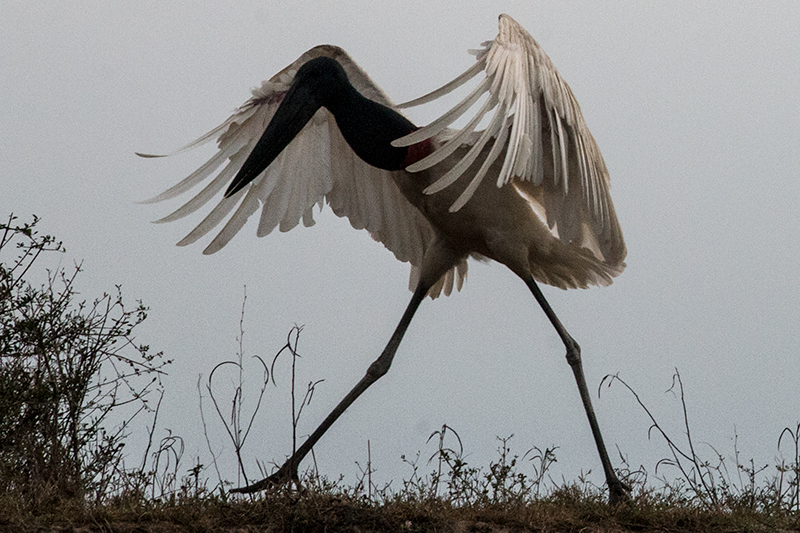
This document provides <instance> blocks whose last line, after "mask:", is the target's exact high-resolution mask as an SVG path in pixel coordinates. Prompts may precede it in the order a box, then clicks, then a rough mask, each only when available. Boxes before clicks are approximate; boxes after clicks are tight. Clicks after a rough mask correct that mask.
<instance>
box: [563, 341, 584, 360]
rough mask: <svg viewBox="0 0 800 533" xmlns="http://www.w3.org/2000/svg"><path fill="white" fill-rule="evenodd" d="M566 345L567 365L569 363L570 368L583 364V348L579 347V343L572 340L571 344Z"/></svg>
mask: <svg viewBox="0 0 800 533" xmlns="http://www.w3.org/2000/svg"><path fill="white" fill-rule="evenodd" d="M566 345H567V363H569V365H570V366H576V365H579V364H581V347H580V346H579V345H578V343H577V342H575V341H574V340H572V339H570V342H567V343H566Z"/></svg>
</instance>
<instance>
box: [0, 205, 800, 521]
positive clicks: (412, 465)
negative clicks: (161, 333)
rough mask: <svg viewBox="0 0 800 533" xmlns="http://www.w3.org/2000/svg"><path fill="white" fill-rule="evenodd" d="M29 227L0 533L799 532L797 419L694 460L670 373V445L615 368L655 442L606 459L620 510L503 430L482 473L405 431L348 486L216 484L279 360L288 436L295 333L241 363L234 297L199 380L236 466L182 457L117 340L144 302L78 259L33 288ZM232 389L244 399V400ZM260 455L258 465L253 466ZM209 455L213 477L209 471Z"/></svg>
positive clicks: (3, 246) (7, 365) (3, 395)
mask: <svg viewBox="0 0 800 533" xmlns="http://www.w3.org/2000/svg"><path fill="white" fill-rule="evenodd" d="M36 222H37V221H36V219H35V218H34V219H33V221H32V222H30V223H18V222H17V220H16V219H15V218H13V217H10V218H9V219H7V221H6V222H4V223H2V224H0V328H2V329H0V529H4V530H5V529H12V528H13V529H14V530H20V531H25V530H40V529H61V528H85V529H92V530H93V529H103V530H106V529H107V530H126V531H127V530H134V529H136V530H138V531H165V530H170V531H171V530H192V531H196V530H234V529H236V530H249V529H267V530H277V531H294V530H320V531H322V530H326V531H433V530H444V531H492V530H501V529H502V530H514V531H518V530H519V531H528V530H530V531H581V530H587V531H779V530H783V531H788V530H800V425H797V426H795V427H794V428H792V427H787V428H786V429H785V430H784V431H783V432H782V433H781V434H780V435H779V436H778V439H777V443H778V452H779V454H782V455H780V459H778V460H776V463H775V464H774V465H773V466H757V465H755V464H754V463H753V461H743V460H740V457H739V454H738V450H734V455H733V458H732V459H729V458H727V457H726V456H725V455H724V454H723V453H720V452H717V451H716V450H713V448H712V454H711V457H708V458H707V457H703V456H701V454H700V453H699V452H698V451H697V448H696V447H695V445H694V442H693V437H692V435H693V434H692V428H691V426H690V423H689V419H688V416H687V415H686V413H687V409H686V397H685V393H684V390H683V384H682V382H681V378H680V374H679V373H678V372H677V371H676V372H675V375H674V378H673V388H674V390H675V393H676V396H677V397H678V398H679V400H680V405H681V408H682V410H683V415H684V430H685V431H684V433H683V435H681V438H680V439H675V438H674V437H673V436H671V435H669V434H668V433H667V431H666V430H664V429H663V427H662V426H661V425H660V424H659V422H658V421H657V420H656V418H655V417H654V416H653V414H652V412H651V411H650V410H649V409H648V407H647V406H646V405H645V404H644V403H643V401H642V400H641V399H640V397H639V396H638V395H637V394H636V392H635V390H634V388H633V387H632V386H630V385H629V384H627V383H626V382H625V381H623V380H622V379H621V378H620V377H619V376H616V375H615V376H608V377H607V378H606V380H605V384H606V385H608V386H613V385H616V384H619V385H621V386H623V387H625V388H626V390H628V391H629V392H630V393H631V395H632V396H633V398H634V399H635V400H636V401H637V402H638V403H639V405H640V406H641V408H642V409H643V410H644V411H645V413H646V414H647V415H648V416H649V417H650V420H651V422H652V426H651V428H650V434H651V436H652V437H654V440H657V441H658V440H660V441H663V443H664V444H665V445H666V447H667V450H668V453H669V457H667V458H665V459H664V460H662V461H661V462H660V463H659V464H658V465H657V467H656V469H655V472H654V473H653V475H651V476H648V473H647V472H646V471H644V469H642V468H636V469H632V468H630V467H629V465H628V464H623V468H621V469H620V471H619V472H618V473H619V475H620V477H621V479H623V480H624V481H625V482H627V483H628V484H630V485H631V486H632V487H633V494H632V501H631V502H630V504H627V505H621V506H619V507H616V508H609V507H608V505H607V504H606V499H607V495H606V494H605V489H604V488H603V487H598V486H596V485H593V484H592V483H591V482H589V481H588V480H586V479H578V480H575V481H572V482H556V481H554V480H553V479H552V477H551V474H550V471H551V467H552V465H553V463H555V462H556V458H557V452H558V449H557V448H546V449H539V448H531V449H528V450H525V451H523V452H521V453H520V452H517V451H515V450H514V449H513V447H514V440H513V436H508V437H503V438H499V439H498V448H497V456H496V459H495V460H494V461H492V462H491V463H490V464H489V465H488V466H487V467H481V466H477V465H473V464H469V463H468V461H467V457H468V454H467V453H465V450H464V449H463V446H462V442H461V438H460V436H459V435H458V433H457V432H456V431H455V430H454V429H453V428H451V427H449V426H447V425H444V426H442V428H441V429H440V430H438V431H436V432H434V433H433V434H432V435H431V436H430V438H429V439H428V442H427V443H421V444H423V445H424V447H425V448H424V449H425V450H427V451H425V452H424V453H423V451H419V452H417V453H416V454H415V455H414V456H413V457H402V458H401V459H400V460H401V461H402V462H403V463H404V464H405V465H407V467H408V469H409V474H408V475H406V476H405V479H403V480H402V481H401V482H399V483H398V482H394V484H393V485H386V486H376V485H375V484H374V483H373V480H372V472H373V471H374V468H373V465H372V464H371V458H370V457H367V462H366V464H364V465H359V468H360V471H361V477H360V479H359V480H357V482H356V483H355V484H345V483H344V482H343V480H342V479H341V478H339V479H336V480H331V479H328V478H326V477H324V476H322V475H320V473H319V472H318V471H317V470H316V469H315V468H314V466H313V462H312V466H311V467H309V469H307V470H306V471H305V472H304V473H303V474H302V476H301V477H302V480H301V488H300V489H299V490H298V489H297V488H296V487H285V488H282V489H276V490H273V491H268V492H264V493H260V494H257V495H253V496H237V495H232V494H230V493H229V492H228V489H229V488H230V487H231V484H232V481H230V478H229V477H228V476H235V478H236V481H235V483H236V485H237V486H238V485H239V484H241V483H242V482H245V483H246V482H247V481H248V472H247V470H246V468H245V456H246V454H247V450H246V449H245V444H246V442H247V437H248V434H249V431H250V428H251V427H252V426H253V424H254V417H255V415H256V412H257V411H258V410H259V409H261V408H262V406H263V405H264V393H265V390H266V388H267V387H268V386H270V385H271V384H272V385H273V386H274V384H275V379H274V376H275V373H276V361H277V360H278V358H279V357H281V356H283V355H285V356H288V357H290V358H291V381H290V382H289V383H290V384H291V385H290V387H289V390H287V391H286V394H290V395H291V401H292V406H293V407H294V409H293V411H292V419H291V421H292V425H291V428H292V429H291V431H292V432H293V442H295V443H296V442H297V422H298V420H299V418H300V416H301V415H302V412H303V408H304V406H306V405H307V404H308V402H309V401H311V399H312V396H313V394H314V390H315V387H316V386H317V384H318V383H319V382H318V381H312V382H310V383H308V385H307V386H306V387H303V386H298V385H297V383H296V365H297V364H298V362H299V361H300V360H299V359H298V357H299V355H298V342H299V338H300V333H301V330H302V328H299V327H295V328H293V329H292V330H291V331H290V332H289V333H288V335H287V338H286V342H285V344H284V345H283V346H282V347H280V348H279V349H278V350H275V351H273V353H274V354H275V355H274V356H273V359H272V361H270V360H269V359H264V358H259V357H253V358H250V357H245V355H244V354H245V347H244V327H243V321H244V303H243V307H242V316H241V321H240V331H239V346H238V351H237V353H236V356H235V357H234V358H233V359H231V360H229V361H224V362H222V363H219V364H218V365H217V366H216V367H214V368H212V369H210V372H209V375H208V378H207V379H206V380H205V381H204V382H198V391H199V393H200V398H201V400H200V408H201V410H202V411H203V423H204V424H205V425H207V426H208V425H211V424H222V425H223V427H224V429H225V431H226V433H227V435H228V438H229V439H230V442H231V443H232V444H233V453H234V454H235V459H236V464H237V469H236V472H235V473H234V472H224V471H221V470H220V467H219V465H218V464H217V459H218V457H219V454H220V453H222V452H221V451H220V450H217V449H215V448H214V447H213V446H212V445H211V442H210V441H209V440H208V439H207V445H208V450H209V454H210V459H209V460H204V459H201V458H200V457H194V458H192V459H191V460H190V461H187V460H186V458H185V457H184V453H183V449H184V443H183V441H182V439H181V437H180V436H178V435H172V434H169V433H168V434H167V435H166V436H164V437H163V438H162V439H160V440H157V439H156V438H155V435H156V434H157V425H158V418H157V414H158V406H159V404H160V401H161V399H162V398H163V395H161V394H160V392H161V387H162V385H161V380H160V378H161V376H162V374H163V371H164V365H165V364H167V361H165V360H164V358H163V357H162V355H161V354H160V353H157V354H151V353H150V351H149V349H148V347H147V346H143V345H140V344H137V343H136V341H135V339H134V335H133V330H134V328H136V326H137V325H139V324H140V323H141V322H142V321H143V320H144V319H145V318H146V308H145V307H144V306H143V305H142V304H141V303H137V304H136V306H134V308H133V309H131V308H128V307H126V306H125V304H124V303H123V300H122V296H121V291H120V289H119V288H116V291H115V292H114V293H113V294H104V295H102V296H100V297H99V298H98V299H96V300H94V301H92V302H91V303H87V302H78V301H76V300H77V298H76V293H75V290H74V288H73V287H74V281H75V277H76V276H77V275H78V274H79V272H80V266H75V267H74V269H73V270H72V271H70V272H67V271H65V270H64V269H61V268H59V269H56V270H55V271H53V272H47V275H46V278H45V279H46V281H45V282H44V283H43V284H41V285H40V286H35V285H34V284H32V283H31V282H29V279H30V277H31V275H32V273H33V272H34V271H35V270H36V269H35V268H33V267H34V266H35V265H38V264H39V262H40V261H41V258H42V257H43V256H45V255H47V254H60V253H62V252H63V247H62V246H61V244H60V243H58V242H57V241H56V240H55V239H53V238H52V237H49V236H42V235H39V234H37V232H36V227H35V226H36ZM249 364H252V365H255V368H257V369H258V372H252V371H250V372H249V375H251V376H252V375H256V374H258V375H259V377H260V379H259V380H258V381H257V383H256V384H255V385H252V384H250V382H248V385H247V387H246V386H245V380H244V379H243V374H244V373H247V371H246V370H245V367H246V365H249ZM283 364H284V365H285V363H283ZM281 368H282V367H281ZM225 371H233V372H235V373H236V374H238V380H237V379H234V381H233V390H225V388H224V387H221V386H220V384H221V383H224V381H222V380H219V379H218V375H219V373H221V372H225ZM234 377H236V376H234ZM228 383H230V381H228ZM248 387H250V388H249V389H248ZM298 391H300V392H299V394H296V393H297V392H298ZM226 395H227V396H226ZM295 395H296V397H295ZM245 396H248V397H250V398H251V399H252V401H251V402H250V403H249V404H248V405H253V406H254V410H253V411H250V412H248V411H247V410H246V409H245V407H244V405H245V404H244V402H243V399H244V398H245ZM223 398H225V399H224V400H223ZM204 401H205V402H206V403H205V404H204V403H203V402H204ZM209 402H210V403H209ZM204 405H205V407H204ZM209 405H210V406H211V407H212V409H209V408H208V406H209ZM223 405H227V406H228V407H226V408H224V409H223V407H222V406H223ZM142 415H144V416H150V417H152V418H151V422H150V428H151V429H150V432H149V445H148V446H147V449H146V451H145V453H144V457H143V458H142V460H141V463H140V464H138V465H137V466H135V467H126V466H125V464H124V462H123V454H122V450H123V447H124V444H125V439H126V428H127V427H129V426H128V425H129V423H130V421H131V420H132V419H133V417H135V416H142ZM287 427H288V426H287ZM704 449H705V448H704ZM228 453H231V452H228ZM204 463H206V464H204ZM259 466H260V468H261V470H262V471H261V472H259V474H260V475H265V474H267V473H268V472H265V470H267V469H268V468H267V467H266V466H264V465H259ZM211 467H213V469H214V472H215V476H216V480H214V481H210V480H209V479H208V472H210V470H209V469H210V468H211Z"/></svg>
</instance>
